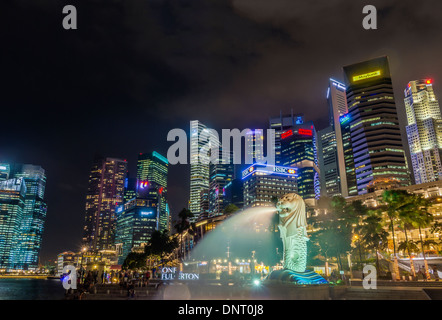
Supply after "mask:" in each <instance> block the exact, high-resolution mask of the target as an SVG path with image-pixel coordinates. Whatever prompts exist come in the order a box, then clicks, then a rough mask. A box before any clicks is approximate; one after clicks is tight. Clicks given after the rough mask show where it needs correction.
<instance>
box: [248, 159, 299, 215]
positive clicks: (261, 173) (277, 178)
mask: <svg viewBox="0 0 442 320" xmlns="http://www.w3.org/2000/svg"><path fill="white" fill-rule="evenodd" d="M296 171H297V169H296V168H291V167H282V166H273V165H267V164H254V165H252V166H250V167H248V168H247V169H245V170H243V171H242V180H243V182H244V188H243V191H244V208H250V207H269V206H273V205H274V204H275V200H276V199H277V198H279V197H281V196H283V195H285V194H287V193H297V192H298V189H297V183H296Z"/></svg>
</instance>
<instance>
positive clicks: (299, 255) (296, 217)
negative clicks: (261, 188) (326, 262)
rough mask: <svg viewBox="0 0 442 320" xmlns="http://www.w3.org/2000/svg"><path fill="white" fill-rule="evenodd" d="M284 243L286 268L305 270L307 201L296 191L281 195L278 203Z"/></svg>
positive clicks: (298, 270)
mask: <svg viewBox="0 0 442 320" xmlns="http://www.w3.org/2000/svg"><path fill="white" fill-rule="evenodd" d="M276 210H277V213H278V214H279V225H278V227H279V231H280V233H281V239H282V244H283V251H284V256H283V261H284V269H287V270H292V271H296V272H304V271H305V268H306V267H307V241H308V240H309V239H308V236H307V216H306V213H305V202H304V200H303V199H302V198H301V197H300V196H299V195H297V194H296V193H289V194H286V195H284V196H283V197H281V198H280V199H279V201H278V203H277V205H276Z"/></svg>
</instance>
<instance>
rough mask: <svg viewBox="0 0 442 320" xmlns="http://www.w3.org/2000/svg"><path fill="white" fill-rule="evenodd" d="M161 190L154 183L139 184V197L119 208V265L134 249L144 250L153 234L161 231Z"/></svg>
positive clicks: (117, 248)
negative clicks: (143, 247)
mask: <svg viewBox="0 0 442 320" xmlns="http://www.w3.org/2000/svg"><path fill="white" fill-rule="evenodd" d="M160 188H161V186H159V185H158V184H156V183H154V182H152V183H146V182H143V181H142V182H139V183H138V188H137V197H136V198H133V199H131V200H129V201H128V202H126V203H124V204H123V205H120V206H118V207H117V209H116V215H117V223H116V232H115V233H116V235H115V248H116V251H117V254H118V263H119V264H122V263H123V262H124V260H125V259H126V257H127V255H128V254H129V253H130V252H131V251H132V249H134V248H137V247H138V248H140V249H141V250H142V246H143V245H146V244H147V243H148V242H149V240H150V239H151V236H152V233H153V232H154V231H155V230H159V224H160V215H159V213H160V208H159V207H160V205H161V202H160V201H159V198H160V197H161V194H160V192H159V189H160Z"/></svg>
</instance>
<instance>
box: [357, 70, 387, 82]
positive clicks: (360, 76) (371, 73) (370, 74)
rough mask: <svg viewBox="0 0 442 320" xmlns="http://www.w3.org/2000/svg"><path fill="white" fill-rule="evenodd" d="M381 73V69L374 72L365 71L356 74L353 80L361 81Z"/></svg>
mask: <svg viewBox="0 0 442 320" xmlns="http://www.w3.org/2000/svg"><path fill="white" fill-rule="evenodd" d="M380 75H381V70H376V71H373V72H369V73H364V74H360V75H357V76H354V77H353V81H354V82H356V81H360V80H366V79H370V78H374V77H377V76H380Z"/></svg>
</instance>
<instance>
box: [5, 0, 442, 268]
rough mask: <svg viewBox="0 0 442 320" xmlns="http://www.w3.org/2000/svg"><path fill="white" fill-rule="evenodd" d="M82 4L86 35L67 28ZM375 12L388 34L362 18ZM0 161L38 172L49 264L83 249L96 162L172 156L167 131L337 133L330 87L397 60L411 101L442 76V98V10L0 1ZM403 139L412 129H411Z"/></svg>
mask: <svg viewBox="0 0 442 320" xmlns="http://www.w3.org/2000/svg"><path fill="white" fill-rule="evenodd" d="M66 4H72V5H75V6H76V8H77V11H78V29H77V30H64V29H63V27H62V19H63V17H64V15H63V14H62V8H63V6H64V5H66ZM367 4H372V5H375V6H376V7H377V9H378V15H379V16H378V19H379V20H378V30H371V31H367V30H364V29H363V28H362V19H363V17H364V15H363V14H362V8H363V7H364V5H367ZM0 6H1V9H0V30H1V31H0V41H1V50H0V52H1V53H0V54H1V59H0V76H1V78H2V83H1V91H0V106H1V120H2V121H1V126H0V161H11V162H19V163H30V164H38V165H41V166H42V167H43V168H44V169H45V170H46V173H47V187H46V200H47V202H48V215H47V222H46V226H45V233H44V238H43V245H42V252H41V262H45V261H46V260H49V259H51V260H53V259H54V258H55V257H56V255H57V254H58V253H60V252H62V251H65V250H74V251H76V250H79V248H80V244H81V237H82V227H83V219H84V208H85V194H86V189H87V181H88V174H89V169H90V166H91V164H92V160H93V157H94V155H95V154H102V155H104V156H109V157H119V158H122V159H127V160H128V161H129V167H130V171H131V172H133V173H135V168H136V159H137V155H138V154H139V153H140V152H149V151H152V150H157V151H159V152H160V153H162V154H164V155H166V153H167V149H168V147H169V146H170V145H171V143H170V142H167V140H166V137H167V133H168V132H169V130H171V129H173V128H182V129H185V130H188V128H189V121H190V120H200V121H201V122H203V123H205V124H206V125H208V126H209V127H212V128H215V129H218V130H219V129H221V128H226V129H233V128H238V129H241V130H242V129H244V128H267V126H268V118H269V117H270V116H275V115H279V112H280V110H282V111H283V112H287V113H288V112H289V111H290V109H291V108H293V111H294V112H295V113H298V112H299V113H304V114H305V118H306V120H313V121H314V122H315V125H316V127H317V129H322V128H324V127H325V126H326V123H327V116H328V110H327V102H326V89H327V85H328V79H329V78H330V77H333V78H335V79H337V80H342V67H343V66H344V65H348V64H352V63H356V62H360V61H363V60H367V59H370V58H374V57H378V56H383V55H388V56H389V58H390V68H391V72H392V75H393V85H394V87H395V92H396V102H397V107H398V110H399V112H400V116H401V119H403V106H404V103H403V89H404V88H405V86H406V84H407V83H408V81H410V80H416V79H420V78H432V79H433V80H434V87H435V91H436V94H437V95H438V96H439V97H440V96H441V95H442V84H440V81H442V59H441V57H442V41H441V35H442V19H441V16H440V14H441V12H442V2H441V1H440V0H425V1H419V2H418V1H415V0H397V1H393V0H382V1H377V0H370V1H360V0H345V1H344V0H327V1H315V0H312V1H301V0H272V1H269V0H234V1H219V0H181V1H158V0H144V1H132V0H90V1H68V2H65V1H56V0H39V1H22V0H20V1H18V0H16V1H2V3H1V5H0ZM401 129H403V127H402V128H401ZM188 179H189V168H188V166H185V165H181V166H171V167H170V171H169V198H170V206H171V210H172V212H173V213H176V212H178V211H179V210H180V209H181V208H183V207H186V206H187V200H188V196H189V191H188V186H189V181H188Z"/></svg>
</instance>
